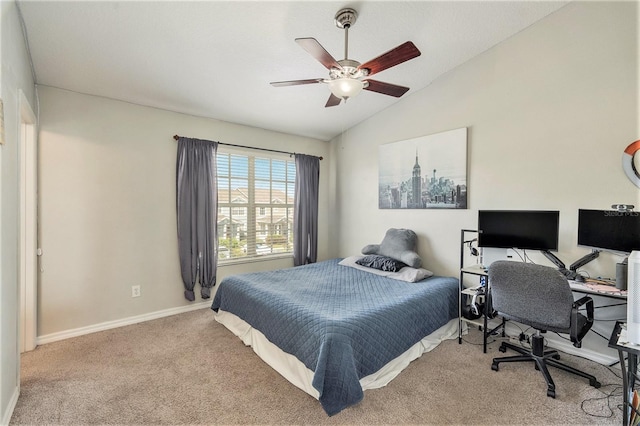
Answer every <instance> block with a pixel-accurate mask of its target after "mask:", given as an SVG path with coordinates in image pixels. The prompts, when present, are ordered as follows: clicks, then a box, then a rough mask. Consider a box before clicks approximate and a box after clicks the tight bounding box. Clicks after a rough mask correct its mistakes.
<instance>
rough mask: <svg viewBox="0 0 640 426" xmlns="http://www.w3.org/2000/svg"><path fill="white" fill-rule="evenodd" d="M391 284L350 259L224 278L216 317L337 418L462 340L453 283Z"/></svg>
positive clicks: (391, 280) (216, 299) (215, 305)
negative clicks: (447, 342)
mask: <svg viewBox="0 0 640 426" xmlns="http://www.w3.org/2000/svg"><path fill="white" fill-rule="evenodd" d="M385 275H386V276H385ZM391 275H393V274H391ZM394 278H396V277H392V278H390V276H389V274H388V273H381V272H380V271H377V272H376V270H373V271H372V270H371V268H365V267H360V266H355V267H354V265H353V259H332V260H328V261H323V262H318V263H314V264H310V265H305V266H298V267H295V268H289V269H281V270H275V271H267V272H259V273H248V274H241V275H234V276H230V277H226V278H225V279H223V280H222V282H221V283H220V285H219V288H218V291H217V292H216V295H215V297H214V299H213V303H212V305H211V309H213V310H214V311H215V312H216V320H218V321H219V322H221V323H222V324H224V325H225V326H226V327H227V328H229V329H230V330H231V331H232V332H233V333H234V334H236V335H237V336H238V337H240V338H241V339H242V340H243V341H244V343H245V344H247V345H251V346H252V347H253V349H254V351H255V352H256V353H257V354H258V355H259V356H260V357H261V358H262V359H263V360H265V361H266V362H267V363H268V364H269V365H271V366H272V367H273V368H274V369H276V371H278V372H279V373H280V374H282V375H283V376H284V377H285V378H287V379H288V380H289V381H291V382H292V383H293V384H295V385H296V386H298V387H299V388H301V389H302V390H304V391H306V392H307V393H309V394H310V395H312V396H314V397H315V398H317V399H318V400H319V401H320V403H321V404H322V407H323V409H324V410H325V412H326V413H327V414H328V415H330V416H332V415H334V414H337V413H339V412H340V411H341V410H343V409H344V408H346V407H348V406H350V405H353V404H356V403H358V402H360V401H361V400H362V398H363V396H364V393H363V389H370V388H375V387H380V386H384V385H386V384H387V383H388V382H389V381H390V380H391V379H393V378H394V377H395V376H396V375H397V374H398V373H399V372H400V371H401V370H402V369H403V368H405V367H406V366H407V365H408V364H409V362H411V360H413V359H415V358H417V357H419V356H420V355H421V354H422V353H423V352H425V351H428V350H430V349H432V348H433V347H435V346H437V344H439V343H440V342H441V341H442V340H443V339H446V338H453V337H455V336H457V326H458V321H457V318H458V280H457V279H456V278H451V277H437V276H432V277H429V278H426V279H424V280H421V281H418V282H405V281H401V280H398V279H394Z"/></svg>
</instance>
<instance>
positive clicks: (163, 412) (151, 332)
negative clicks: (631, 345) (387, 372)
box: [10, 309, 622, 425]
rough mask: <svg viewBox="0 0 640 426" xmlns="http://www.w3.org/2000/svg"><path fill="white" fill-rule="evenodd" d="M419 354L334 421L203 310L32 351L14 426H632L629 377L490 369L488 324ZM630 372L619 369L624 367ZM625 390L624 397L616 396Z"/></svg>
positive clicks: (599, 371) (597, 370)
mask: <svg viewBox="0 0 640 426" xmlns="http://www.w3.org/2000/svg"><path fill="white" fill-rule="evenodd" d="M465 340H466V341H467V342H465V343H463V344H461V345H460V344H458V341H457V339H455V340H449V341H446V342H444V343H442V344H441V345H440V346H438V347H437V348H436V349H435V350H434V351H433V352H430V353H428V354H425V355H423V356H422V357H421V358H419V359H417V360H416V361H414V362H412V363H411V364H410V365H409V367H408V368H407V369H406V370H405V371H403V372H402V373H401V374H400V375H399V376H398V377H397V378H396V379H394V380H393V381H392V382H391V383H390V384H389V385H387V386H386V387H384V388H381V389H375V390H368V391H365V397H364V400H363V401H362V402H361V403H359V404H358V405H355V406H353V407H349V408H347V409H345V410H343V411H342V412H340V413H338V414H337V415H335V416H333V417H328V416H327V415H326V414H325V412H324V411H323V410H322V408H321V406H320V403H319V402H318V401H317V400H315V399H314V398H312V397H311V396H309V395H307V394H306V393H304V392H303V391H301V390H299V389H298V388H296V387H294V386H293V385H291V384H290V383H289V382H287V381H286V380H285V379H283V378H282V377H281V376H280V375H279V374H278V373H276V372H275V371H274V370H273V369H271V368H270V367H269V366H268V365H266V364H265V363H264V362H263V361H262V360H260V359H259V358H258V357H257V355H255V354H254V353H253V350H252V349H251V348H249V347H245V346H244V345H243V344H242V342H241V341H240V340H239V339H238V338H237V337H235V336H234V335H232V334H231V333H230V332H229V331H228V330H227V329H226V328H224V327H223V326H221V325H220V324H218V323H217V322H216V321H215V320H214V313H213V312H212V311H211V310H209V309H202V310H198V311H193V312H189V313H185V314H180V315H175V316H172V317H167V318H162V319H158V320H154V321H149V322H146V323H141V324H136V325H132V326H127V327H122V328H119V329H114V330H109V331H103V332H99V333H94V334H90V335H86V336H81V337H77V338H73V339H68V340H64V341H60V342H56V343H51V344H47V345H44V346H40V347H38V348H37V349H36V350H34V351H32V352H29V353H26V354H23V356H22V370H21V377H22V384H21V395H20V398H19V400H18V403H17V406H16V408H15V411H14V413H13V417H12V418H11V423H10V424H15V425H18V424H30V425H37V424H64V425H70V424H77V425H79V424H83V425H85V424H121V425H130V424H439V425H440V424H465V425H468V424H484V425H489V424H491V425H495V424H544V425H551V424H558V425H566V424H598V425H605V424H611V425H614V424H618V425H619V424H621V423H622V414H621V411H620V409H619V405H620V404H621V402H622V398H621V396H620V395H621V383H622V380H621V379H620V378H619V377H617V376H616V375H615V374H614V372H613V371H611V370H610V369H609V368H607V367H605V366H602V365H600V364H597V363H594V362H591V361H588V360H585V359H582V358H578V357H574V356H571V355H564V354H563V360H564V361H565V362H568V363H571V364H572V365H575V366H576V367H578V368H581V369H584V370H586V371H588V372H590V373H592V374H594V375H595V376H596V377H597V378H598V379H599V380H600V382H602V384H603V386H602V388H600V389H594V388H592V387H590V386H589V385H588V383H587V381H586V380H583V379H581V378H578V377H574V376H571V375H569V374H568V373H565V372H563V371H559V370H556V369H552V370H551V374H552V376H553V378H554V380H555V382H556V389H557V390H556V393H557V396H556V399H551V398H548V397H547V396H546V386H545V383H544V379H543V378H542V376H541V374H540V373H539V372H538V371H536V370H535V369H534V368H533V366H532V365H531V364H521V363H518V364H511V365H504V367H501V368H500V371H499V372H495V371H492V370H491V359H492V358H493V357H494V356H501V355H502V354H501V353H500V352H498V351H497V348H498V343H497V342H496V343H493V344H491V345H490V349H489V351H488V353H487V354H483V353H482V347H481V346H479V345H477V343H479V342H480V341H481V335H480V333H478V332H477V331H473V332H471V333H470V334H469V335H468V336H466V337H465ZM618 375H619V371H618ZM611 395H615V396H611Z"/></svg>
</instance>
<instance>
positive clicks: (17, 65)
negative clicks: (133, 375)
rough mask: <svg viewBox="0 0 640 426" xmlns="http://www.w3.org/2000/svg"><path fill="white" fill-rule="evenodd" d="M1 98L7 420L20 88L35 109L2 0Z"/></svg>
mask: <svg viewBox="0 0 640 426" xmlns="http://www.w3.org/2000/svg"><path fill="white" fill-rule="evenodd" d="M0 46H1V47H0V53H1V55H0V57H1V58H2V60H1V62H2V64H1V65H2V68H1V70H0V76H1V79H0V81H1V83H0V88H1V89H2V90H1V92H0V93H1V98H2V101H3V104H4V126H5V144H4V145H2V146H0V169H1V170H0V172H1V176H2V177H1V178H0V182H1V183H0V189H1V192H2V193H1V196H0V206H1V207H2V209H1V211H0V240H1V244H0V278H1V285H0V368H1V369H0V424H6V423H7V422H8V420H9V416H10V415H11V412H12V411H13V406H14V405H15V402H16V400H17V397H18V391H19V385H20V384H19V382H18V377H19V368H20V359H19V349H18V348H19V346H18V345H19V340H18V339H19V338H18V318H19V313H20V311H19V294H20V292H19V277H18V266H19V257H18V232H19V224H20V221H19V216H18V212H19V192H18V190H19V172H20V166H19V153H20V151H19V143H20V142H19V137H18V135H19V129H18V124H19V122H20V116H19V105H20V101H19V99H20V91H22V92H23V93H24V97H25V98H26V100H27V102H28V103H29V104H30V106H31V108H32V109H33V110H35V108H34V107H35V103H34V92H35V89H34V84H33V78H32V76H31V69H30V64H29V56H28V54H27V49H26V46H25V43H24V40H23V37H22V29H21V27H20V20H19V18H18V11H17V8H16V4H15V2H14V1H1V2H0Z"/></svg>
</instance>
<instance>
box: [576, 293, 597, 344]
mask: <svg viewBox="0 0 640 426" xmlns="http://www.w3.org/2000/svg"><path fill="white" fill-rule="evenodd" d="M584 305H586V306H585V308H586V310H587V316H586V319H587V321H586V323H585V324H584V325H583V326H582V327H581V328H580V329H578V326H579V324H580V320H579V318H580V313H579V309H580V308H581V307H582V306H584ZM592 325H593V299H592V298H591V297H589V296H584V297H582V298H581V299H578V300H576V301H575V302H573V305H572V306H571V333H570V337H571V342H573V346H575V347H576V348H579V347H581V346H582V338H583V337H584V336H585V335H586V334H587V332H588V331H589V330H590V329H591V326H592Z"/></svg>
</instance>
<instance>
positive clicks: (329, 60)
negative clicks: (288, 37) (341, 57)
mask: <svg viewBox="0 0 640 426" xmlns="http://www.w3.org/2000/svg"><path fill="white" fill-rule="evenodd" d="M296 43H298V44H299V45H300V46H302V48H303V49H304V50H306V51H307V52H309V53H310V54H311V56H313V57H314V58H316V59H317V60H318V61H319V62H320V63H321V64H322V65H324V66H325V67H326V68H327V69H331V68H338V69H342V66H341V65H340V64H339V63H338V61H336V60H335V59H334V58H333V56H331V54H330V53H329V52H327V51H326V50H325V48H324V47H322V45H321V44H320V43H318V40H316V39H315V38H312V37H307V38H297V39H296Z"/></svg>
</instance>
